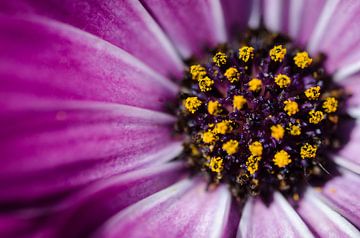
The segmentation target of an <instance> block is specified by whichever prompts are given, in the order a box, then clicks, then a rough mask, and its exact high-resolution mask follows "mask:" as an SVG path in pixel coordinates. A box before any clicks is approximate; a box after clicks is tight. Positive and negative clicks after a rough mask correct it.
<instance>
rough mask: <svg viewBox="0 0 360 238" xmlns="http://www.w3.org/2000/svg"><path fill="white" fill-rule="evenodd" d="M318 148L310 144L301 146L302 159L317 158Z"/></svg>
mask: <svg viewBox="0 0 360 238" xmlns="http://www.w3.org/2000/svg"><path fill="white" fill-rule="evenodd" d="M317 149H318V147H317V146H316V145H314V146H313V145H310V144H309V143H306V144H305V145H303V146H301V150H300V155H301V158H303V159H307V158H315V157H316V151H317Z"/></svg>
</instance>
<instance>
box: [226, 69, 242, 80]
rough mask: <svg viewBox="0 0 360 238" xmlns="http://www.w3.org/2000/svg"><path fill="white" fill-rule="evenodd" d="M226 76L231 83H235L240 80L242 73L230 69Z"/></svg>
mask: <svg viewBox="0 0 360 238" xmlns="http://www.w3.org/2000/svg"><path fill="white" fill-rule="evenodd" d="M224 75H225V77H226V78H227V79H228V80H229V81H230V83H235V82H237V81H239V79H240V73H239V71H238V70H237V69H236V68H234V67H231V68H228V69H227V70H226V72H225V74H224Z"/></svg>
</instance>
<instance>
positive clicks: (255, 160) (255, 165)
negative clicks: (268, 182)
mask: <svg viewBox="0 0 360 238" xmlns="http://www.w3.org/2000/svg"><path fill="white" fill-rule="evenodd" d="M260 160H261V157H259V156H255V155H251V156H250V157H249V158H248V159H247V161H246V166H247V170H248V171H249V173H250V174H254V173H255V172H256V171H257V170H258V169H259V161H260Z"/></svg>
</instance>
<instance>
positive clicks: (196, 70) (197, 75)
mask: <svg viewBox="0 0 360 238" xmlns="http://www.w3.org/2000/svg"><path fill="white" fill-rule="evenodd" d="M190 74H191V77H192V79H194V80H199V79H202V78H204V77H205V76H206V69H205V68H204V67H203V66H201V65H199V64H196V65H191V66H190Z"/></svg>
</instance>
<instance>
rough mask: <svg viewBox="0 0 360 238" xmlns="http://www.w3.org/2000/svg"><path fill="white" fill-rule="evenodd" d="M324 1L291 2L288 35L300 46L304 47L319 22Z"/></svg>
mask: <svg viewBox="0 0 360 238" xmlns="http://www.w3.org/2000/svg"><path fill="white" fill-rule="evenodd" d="M325 2H326V0H302V1H298V0H291V1H290V12H289V17H290V18H289V20H290V22H289V33H290V35H291V36H292V37H293V38H294V39H295V40H296V41H297V42H299V43H300V44H302V45H305V44H306V43H307V42H308V40H309V38H310V36H311V34H312V32H313V30H314V27H315V25H316V23H317V22H318V20H319V17H320V14H321V12H322V9H323V7H324V4H325Z"/></svg>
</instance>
